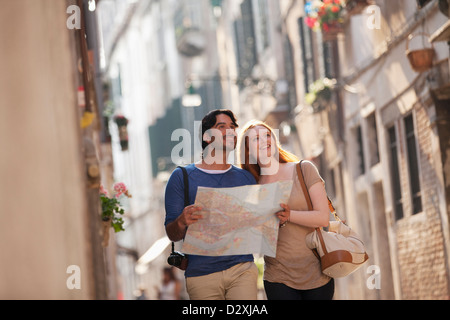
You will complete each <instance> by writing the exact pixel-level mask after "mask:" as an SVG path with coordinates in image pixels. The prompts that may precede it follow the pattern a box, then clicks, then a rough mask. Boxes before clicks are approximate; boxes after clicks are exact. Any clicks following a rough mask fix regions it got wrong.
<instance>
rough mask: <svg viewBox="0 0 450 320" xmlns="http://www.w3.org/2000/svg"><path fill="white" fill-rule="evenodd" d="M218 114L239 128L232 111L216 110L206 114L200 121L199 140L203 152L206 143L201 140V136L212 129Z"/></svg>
mask: <svg viewBox="0 0 450 320" xmlns="http://www.w3.org/2000/svg"><path fill="white" fill-rule="evenodd" d="M219 114H225V115H227V116H229V117H230V119H231V121H232V122H233V125H234V126H235V127H236V128H237V127H239V126H238V124H237V120H236V116H235V115H234V113H233V111H231V110H228V109H216V110H212V111H210V112H208V113H207V114H206V116H204V117H203V119H202V136H201V137H200V140H201V141H202V149H203V150H205V148H206V147H207V146H208V144H209V143H208V142H206V141H204V140H203V135H204V134H205V132H206V131H208V130H209V129H211V128H212V127H214V125H215V124H216V122H217V117H216V116H217V115H219Z"/></svg>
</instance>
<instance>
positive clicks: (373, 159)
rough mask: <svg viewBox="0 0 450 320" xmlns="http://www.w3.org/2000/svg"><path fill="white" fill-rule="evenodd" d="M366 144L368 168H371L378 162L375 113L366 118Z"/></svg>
mask: <svg viewBox="0 0 450 320" xmlns="http://www.w3.org/2000/svg"><path fill="white" fill-rule="evenodd" d="M367 144H368V146H369V152H370V159H369V160H370V166H371V167H373V166H374V165H376V164H377V163H379V162H380V153H379V151H378V133H377V122H376V119H375V113H372V114H371V115H370V116H368V117H367Z"/></svg>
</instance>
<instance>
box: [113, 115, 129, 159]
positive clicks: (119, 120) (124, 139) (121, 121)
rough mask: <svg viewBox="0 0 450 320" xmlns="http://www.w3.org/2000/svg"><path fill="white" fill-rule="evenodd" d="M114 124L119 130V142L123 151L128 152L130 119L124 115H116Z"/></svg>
mask: <svg viewBox="0 0 450 320" xmlns="http://www.w3.org/2000/svg"><path fill="white" fill-rule="evenodd" d="M114 122H115V123H116V124H117V127H118V128H119V141H120V147H121V148H122V151H126V150H128V127H127V125H128V119H127V118H125V116H123V115H121V114H120V115H116V116H115V117H114Z"/></svg>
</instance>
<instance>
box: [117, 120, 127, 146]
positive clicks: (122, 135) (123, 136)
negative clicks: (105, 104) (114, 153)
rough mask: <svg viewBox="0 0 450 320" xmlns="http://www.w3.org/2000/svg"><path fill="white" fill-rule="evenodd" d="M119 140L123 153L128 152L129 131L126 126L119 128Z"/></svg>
mask: <svg viewBox="0 0 450 320" xmlns="http://www.w3.org/2000/svg"><path fill="white" fill-rule="evenodd" d="M119 140H120V147H121V148H122V151H126V150H128V129H127V126H126V125H122V126H119Z"/></svg>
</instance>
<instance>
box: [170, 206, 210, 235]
mask: <svg viewBox="0 0 450 320" xmlns="http://www.w3.org/2000/svg"><path fill="white" fill-rule="evenodd" d="M201 210H202V208H200V207H198V206H195V205H194V204H192V205H190V206H187V207H185V208H184V209H183V212H182V213H181V214H180V215H179V216H178V218H177V219H176V220H175V221H173V222H171V223H169V224H168V225H167V226H166V233H167V236H168V237H169V239H170V240H172V241H174V242H176V241H180V240H183V239H184V236H185V235H186V230H187V227H189V226H190V225H191V224H193V223H196V222H197V221H198V220H199V219H202V218H203V216H202V215H201V214H198V213H197V212H198V211H201Z"/></svg>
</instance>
